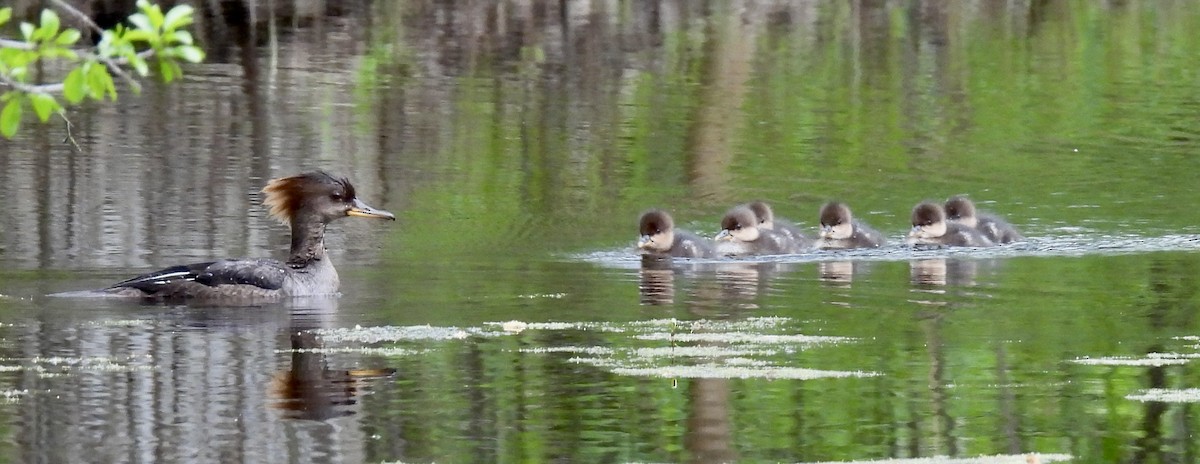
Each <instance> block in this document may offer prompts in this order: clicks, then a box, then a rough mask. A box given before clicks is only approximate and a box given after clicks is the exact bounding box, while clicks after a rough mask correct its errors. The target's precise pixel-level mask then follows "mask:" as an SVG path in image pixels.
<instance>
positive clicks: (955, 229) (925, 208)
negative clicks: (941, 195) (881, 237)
mask: <svg viewBox="0 0 1200 464" xmlns="http://www.w3.org/2000/svg"><path fill="white" fill-rule="evenodd" d="M912 225H913V228H912V231H910V232H909V233H908V239H907V240H906V242H907V243H908V244H910V245H917V244H923V245H945V246H966V247H989V246H993V245H995V243H992V241H991V240H989V239H988V238H987V237H985V236H984V235H983V234H982V233H980V232H979V231H978V230H975V229H973V228H970V227H967V226H965V225H962V224H958V223H955V222H950V221H947V220H946V211H945V210H943V209H942V205H939V204H937V203H930V202H924V203H921V204H918V205H917V206H916V207H914V208H913V212H912Z"/></svg>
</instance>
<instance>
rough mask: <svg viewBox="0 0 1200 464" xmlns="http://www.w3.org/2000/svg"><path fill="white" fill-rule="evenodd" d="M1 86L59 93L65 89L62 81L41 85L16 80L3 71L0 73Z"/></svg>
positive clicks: (19, 89)
mask: <svg viewBox="0 0 1200 464" xmlns="http://www.w3.org/2000/svg"><path fill="white" fill-rule="evenodd" d="M0 86H9V87H12V88H13V89H15V90H17V91H20V92H25V93H58V92H62V89H63V84H61V83H59V84H40V85H35V84H25V83H22V82H17V81H14V80H12V79H11V78H9V77H8V76H6V75H4V74H3V73H0Z"/></svg>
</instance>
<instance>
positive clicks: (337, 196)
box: [329, 193, 342, 201]
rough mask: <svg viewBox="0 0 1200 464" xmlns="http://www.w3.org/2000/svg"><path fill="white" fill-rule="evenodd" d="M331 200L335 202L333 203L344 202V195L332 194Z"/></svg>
mask: <svg viewBox="0 0 1200 464" xmlns="http://www.w3.org/2000/svg"><path fill="white" fill-rule="evenodd" d="M329 199H330V200H333V201H342V194H340V193H331V194H329Z"/></svg>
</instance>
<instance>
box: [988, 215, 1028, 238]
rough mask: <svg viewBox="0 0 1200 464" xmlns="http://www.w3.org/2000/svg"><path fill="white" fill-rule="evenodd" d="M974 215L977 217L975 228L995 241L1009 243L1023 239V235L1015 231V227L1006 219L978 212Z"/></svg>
mask: <svg viewBox="0 0 1200 464" xmlns="http://www.w3.org/2000/svg"><path fill="white" fill-rule="evenodd" d="M976 217H977V218H978V219H977V220H978V222H977V225H976V228H977V229H979V231H980V232H982V233H983V235H984V236H986V237H987V238H988V239H989V240H991V241H993V242H995V243H1011V242H1017V241H1021V240H1024V239H1025V236H1024V235H1021V233H1020V232H1017V229H1016V228H1015V227H1013V226H1012V224H1009V223H1008V221H1005V220H1004V219H1001V218H1000V217H999V216H993V215H991V214H978V215H976Z"/></svg>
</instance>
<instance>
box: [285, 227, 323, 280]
mask: <svg viewBox="0 0 1200 464" xmlns="http://www.w3.org/2000/svg"><path fill="white" fill-rule="evenodd" d="M322 259H325V223H324V222H322V221H321V220H319V219H317V218H314V217H303V216H301V217H296V218H294V219H293V220H292V251H291V254H290V255H288V261H287V263H288V265H290V266H292V267H293V268H302V267H307V266H308V265H310V264H312V263H313V262H315V261H320V260H322Z"/></svg>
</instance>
